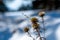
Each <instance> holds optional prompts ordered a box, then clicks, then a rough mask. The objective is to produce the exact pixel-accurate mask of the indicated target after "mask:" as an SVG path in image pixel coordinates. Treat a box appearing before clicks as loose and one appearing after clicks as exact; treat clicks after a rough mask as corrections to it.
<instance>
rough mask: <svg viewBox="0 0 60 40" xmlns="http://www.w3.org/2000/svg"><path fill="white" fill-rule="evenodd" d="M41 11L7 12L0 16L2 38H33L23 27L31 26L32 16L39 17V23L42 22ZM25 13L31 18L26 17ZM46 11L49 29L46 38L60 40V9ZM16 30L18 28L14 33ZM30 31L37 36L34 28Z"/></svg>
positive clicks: (30, 39)
mask: <svg viewBox="0 0 60 40" xmlns="http://www.w3.org/2000/svg"><path fill="white" fill-rule="evenodd" d="M39 11H40V10H28V11H19V12H5V14H4V15H1V16H0V19H2V20H1V21H0V40H32V38H30V37H29V36H28V35H27V34H26V33H24V32H23V28H24V27H26V26H29V27H30V26H31V22H30V18H32V17H36V18H38V20H39V23H40V22H41V17H39V16H38V15H37V14H38V12H39ZM8 13H9V14H8ZM23 13H24V15H27V16H29V17H30V18H26V16H24V15H23ZM46 13H47V14H46V15H45V17H44V20H45V27H46V29H47V30H46V39H47V40H60V32H59V31H60V11H59V10H55V11H47V12H46ZM41 26H42V25H41ZM30 28H31V27H30ZM14 30H16V32H15V33H13V31H14ZM30 33H31V34H32V36H33V37H36V35H35V34H34V33H35V32H34V30H33V29H32V28H31V30H30ZM36 40H38V39H36Z"/></svg>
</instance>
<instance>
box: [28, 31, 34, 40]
mask: <svg viewBox="0 0 60 40" xmlns="http://www.w3.org/2000/svg"><path fill="white" fill-rule="evenodd" d="M28 35H29V36H30V37H31V38H33V37H32V36H31V34H30V33H29V32H28ZM33 40H35V39H34V38H33Z"/></svg>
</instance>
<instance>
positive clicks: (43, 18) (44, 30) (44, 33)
mask: <svg viewBox="0 0 60 40" xmlns="http://www.w3.org/2000/svg"><path fill="white" fill-rule="evenodd" d="M42 23H43V27H44V37H45V25H44V18H43V17H42Z"/></svg>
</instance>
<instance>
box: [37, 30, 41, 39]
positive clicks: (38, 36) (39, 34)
mask: <svg viewBox="0 0 60 40" xmlns="http://www.w3.org/2000/svg"><path fill="white" fill-rule="evenodd" d="M36 31H37V33H38V37H39V40H41V36H40V32H39V29H36Z"/></svg>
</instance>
